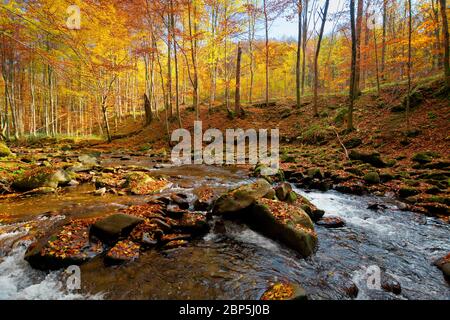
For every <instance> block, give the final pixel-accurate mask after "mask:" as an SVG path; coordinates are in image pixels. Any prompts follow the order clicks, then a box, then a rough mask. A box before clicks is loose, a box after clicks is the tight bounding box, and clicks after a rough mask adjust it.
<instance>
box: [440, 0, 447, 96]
mask: <svg viewBox="0 0 450 320" xmlns="http://www.w3.org/2000/svg"><path fill="white" fill-rule="evenodd" d="M439 2H440V4H441V16H442V34H443V35H444V61H443V65H444V74H445V78H446V81H447V86H448V87H449V88H450V40H449V33H448V20H447V11H446V10H447V4H446V0H440V1H439Z"/></svg>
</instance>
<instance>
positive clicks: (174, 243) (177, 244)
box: [162, 240, 189, 250]
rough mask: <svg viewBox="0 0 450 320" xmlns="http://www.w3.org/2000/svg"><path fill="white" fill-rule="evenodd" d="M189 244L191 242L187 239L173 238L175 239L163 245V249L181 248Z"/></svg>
mask: <svg viewBox="0 0 450 320" xmlns="http://www.w3.org/2000/svg"><path fill="white" fill-rule="evenodd" d="M188 244H189V242H188V241H186V240H173V241H170V242H168V243H166V244H165V245H164V246H163V247H162V249H163V250H171V249H177V248H180V247H185V246H187V245H188Z"/></svg>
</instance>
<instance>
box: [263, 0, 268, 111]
mask: <svg viewBox="0 0 450 320" xmlns="http://www.w3.org/2000/svg"><path fill="white" fill-rule="evenodd" d="M263 6H264V8H263V10H264V31H265V38H266V42H265V49H266V50H265V51H266V52H265V54H266V66H265V67H266V100H265V102H266V107H268V106H269V85H270V84H269V18H268V12H267V0H263Z"/></svg>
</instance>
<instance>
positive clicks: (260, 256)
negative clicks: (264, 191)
mask: <svg viewBox="0 0 450 320" xmlns="http://www.w3.org/2000/svg"><path fill="white" fill-rule="evenodd" d="M108 164H115V165H117V163H116V162H114V161H113V160H110V162H109V163H108ZM154 173H155V174H164V175H167V176H170V180H171V181H172V182H173V185H172V188H171V190H168V191H167V192H173V191H177V192H178V191H182V192H184V193H192V191H193V190H194V188H196V187H198V186H201V185H208V186H210V187H213V188H216V189H217V190H219V191H225V190H227V189H230V188H232V187H235V186H237V185H240V184H243V183H246V182H248V177H247V175H246V171H244V170H240V169H236V168H231V167H230V168H218V167H208V166H186V167H164V168H161V169H157V170H154ZM92 190H93V189H92V187H89V186H79V187H75V188H69V189H67V190H65V191H64V192H63V193H62V194H59V195H46V196H39V197H33V198H27V199H21V200H17V199H15V200H3V201H2V202H0V213H3V214H5V213H6V214H8V216H10V217H12V221H13V222H11V221H9V222H8V223H3V224H1V223H0V299H258V298H259V297H260V296H261V294H262V293H263V292H264V291H265V289H267V287H268V286H269V284H270V283H273V282H277V281H290V282H295V283H299V284H301V285H302V286H303V287H304V288H305V289H306V291H307V292H308V294H309V297H310V298H311V299H349V295H348V293H347V291H348V290H346V288H348V284H349V283H351V282H353V283H355V284H356V285H357V286H358V288H359V293H358V296H357V299H450V286H449V284H448V283H447V282H446V281H445V279H444V277H443V275H442V272H441V271H439V270H438V269H437V268H436V267H435V266H433V265H432V263H433V261H434V260H435V259H437V258H439V257H442V256H444V255H445V254H447V253H448V252H449V251H450V241H449V238H450V225H448V224H445V223H444V222H441V221H439V220H437V219H434V218H428V217H424V216H421V215H418V214H414V213H410V212H403V211H399V210H398V209H397V207H396V204H395V202H394V201H393V200H390V199H384V198H374V197H356V196H355V197H354V196H349V195H342V194H339V193H335V192H326V193H319V192H310V193H306V192H305V191H303V190H299V189H296V192H298V193H299V194H302V195H304V196H305V197H307V198H309V199H310V200H311V201H312V202H313V203H314V204H316V205H317V206H318V207H319V208H321V209H323V210H325V211H326V214H327V215H338V216H340V217H343V218H344V219H345V220H346V222H347V226H346V227H344V228H341V229H325V228H323V227H320V226H317V227H316V230H317V232H318V236H319V247H318V249H317V252H316V253H315V254H314V255H313V256H312V257H310V258H308V259H302V258H300V257H299V256H297V255H296V253H295V252H293V251H291V250H289V249H287V248H285V247H283V246H282V245H280V244H278V243H277V242H274V241H272V240H269V239H267V238H265V237H264V236H262V235H260V234H258V233H256V232H254V231H252V230H250V229H249V228H247V227H246V226H245V225H240V224H238V223H235V222H226V224H225V229H226V232H223V230H220V232H219V231H214V230H215V229H214V228H212V229H211V230H212V231H211V232H210V233H209V234H207V235H206V236H205V237H204V238H203V239H200V240H196V241H194V242H192V243H190V245H189V246H187V247H185V248H179V249H174V250H170V251H165V252H158V251H148V252H145V253H144V254H142V255H141V257H140V259H139V260H137V261H135V262H132V263H129V264H126V265H123V266H118V267H105V266H104V265H103V261H102V259H101V258H96V259H94V260H92V261H90V262H88V263H86V264H85V265H83V266H82V267H81V279H82V289H81V290H79V291H74V292H69V291H67V290H66V286H65V283H64V280H63V279H64V275H63V271H59V272H50V273H45V272H41V271H36V270H33V269H32V268H30V267H29V265H28V264H27V262H25V261H24V260H23V255H24V252H25V250H26V247H27V245H29V243H30V239H29V238H28V237H27V233H28V231H29V229H30V226H29V225H30V223H33V224H35V225H38V226H40V227H41V228H45V227H48V226H50V225H51V224H52V223H54V222H55V220H58V219H63V218H64V217H67V216H95V215H102V214H105V213H107V212H111V211H114V210H118V209H120V208H123V207H124V206H128V205H131V204H139V203H144V202H146V201H148V199H149V197H131V196H130V197H119V196H114V195H108V196H106V197H102V198H98V197H94V196H93V195H92V194H91V193H90V192H89V191H92ZM373 202H377V203H382V204H384V205H385V206H386V209H383V210H380V211H371V210H368V209H366V208H367V207H368V205H369V204H371V203H373ZM211 223H212V225H214V223H215V221H212V222H211ZM378 270H380V272H381V274H380V277H381V280H383V279H385V278H386V277H388V278H389V279H395V280H396V281H398V282H399V283H400V284H401V287H402V293H401V294H400V295H394V294H393V293H387V292H385V291H383V290H381V289H380V288H379V287H378V286H377V285H375V286H374V285H373V283H375V284H376V283H377V281H376V279H378V278H375V282H370V281H368V280H367V279H368V278H369V279H374V278H373V275H375V277H376V276H377V271H378ZM374 272H375V273H374ZM386 279H387V278H386Z"/></svg>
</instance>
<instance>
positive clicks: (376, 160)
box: [349, 150, 387, 168]
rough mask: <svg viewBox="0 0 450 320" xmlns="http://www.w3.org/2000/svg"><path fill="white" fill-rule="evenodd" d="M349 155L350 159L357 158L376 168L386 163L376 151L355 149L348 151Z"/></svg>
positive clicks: (384, 165) (383, 166) (382, 166)
mask: <svg viewBox="0 0 450 320" xmlns="http://www.w3.org/2000/svg"><path fill="white" fill-rule="evenodd" d="M349 157H350V159H351V160H358V161H362V162H364V163H368V164H370V165H372V166H374V167H376V168H385V167H386V166H387V165H386V163H385V162H384V161H383V160H382V159H381V156H380V154H379V153H378V152H362V151H357V150H352V151H350V154H349Z"/></svg>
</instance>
